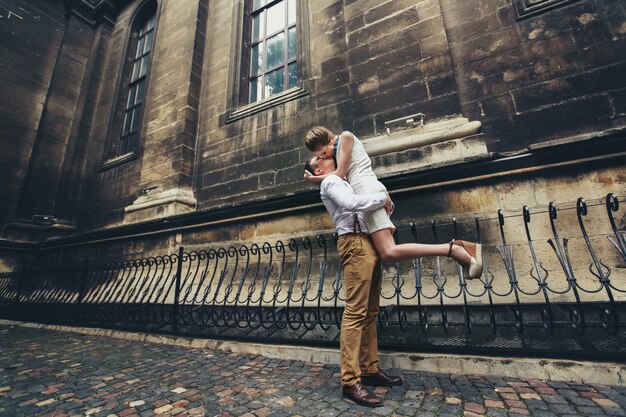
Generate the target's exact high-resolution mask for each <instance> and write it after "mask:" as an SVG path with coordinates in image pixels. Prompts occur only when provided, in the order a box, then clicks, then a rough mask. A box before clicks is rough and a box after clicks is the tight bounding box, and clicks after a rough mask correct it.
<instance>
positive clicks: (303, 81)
mask: <svg viewBox="0 0 626 417" xmlns="http://www.w3.org/2000/svg"><path fill="white" fill-rule="evenodd" d="M279 1H280V0H268V2H267V3H268V4H267V5H265V6H264V7H265V8H268V7H271V6H272V5H274V4H276V3H278V2H279ZM282 1H285V2H287V1H288V0H282ZM295 2H296V10H297V12H296V23H295V27H296V45H297V49H296V56H295V62H296V63H297V72H298V82H297V85H296V86H295V87H292V88H288V89H285V90H283V91H281V92H280V93H277V94H273V95H271V96H269V97H265V98H263V99H261V100H259V101H255V102H253V103H249V102H248V101H249V94H250V91H249V90H250V78H251V77H250V72H251V71H250V59H251V50H252V42H251V39H252V37H251V31H252V4H253V0H239V1H238V2H237V4H236V5H235V7H234V11H233V23H234V33H233V38H232V47H233V49H234V53H233V54H231V63H230V64H231V65H230V68H233V69H234V70H233V71H230V78H229V91H230V94H229V96H228V105H227V111H226V117H225V123H230V122H233V121H236V120H239V119H241V118H244V117H247V116H249V115H251V114H255V113H258V112H261V111H264V110H267V109H269V108H272V107H275V106H277V105H280V104H283V103H286V102H288V101H291V100H294V99H297V98H300V97H303V96H305V95H307V94H309V81H308V79H309V77H308V74H309V73H310V70H309V64H308V60H307V59H306V56H307V55H308V53H307V52H308V50H309V48H308V46H309V30H308V19H306V16H308V7H307V4H308V2H307V1H305V0H295ZM276 33H280V32H276ZM285 33H287V31H285ZM287 36H288V35H287ZM266 38H267V37H266ZM286 49H288V48H286ZM286 54H288V51H287V52H286ZM290 62H291V61H290ZM288 65H289V62H285V63H283V66H284V68H285V69H287V68H288ZM277 68H278V67H277ZM267 72H269V71H266V73H267ZM285 76H286V77H288V74H285Z"/></svg>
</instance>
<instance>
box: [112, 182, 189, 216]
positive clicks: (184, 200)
mask: <svg viewBox="0 0 626 417" xmlns="http://www.w3.org/2000/svg"><path fill="white" fill-rule="evenodd" d="M173 203H178V204H182V205H184V206H188V207H189V208H191V209H193V210H195V208H196V204H197V201H196V198H195V197H194V195H193V192H192V191H191V190H186V189H181V188H173V189H169V190H163V191H160V192H157V193H154V194H153V193H151V192H148V193H147V194H145V195H141V196H139V197H138V198H137V199H136V200H135V201H134V202H133V204H131V205H130V206H127V207H125V208H124V211H125V212H126V213H132V212H135V211H139V210H144V209H148V208H152V207H157V206H164V205H168V204H173Z"/></svg>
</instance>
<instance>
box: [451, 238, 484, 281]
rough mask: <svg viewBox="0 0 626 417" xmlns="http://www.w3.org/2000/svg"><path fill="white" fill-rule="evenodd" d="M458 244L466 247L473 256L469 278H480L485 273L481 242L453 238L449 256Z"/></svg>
mask: <svg viewBox="0 0 626 417" xmlns="http://www.w3.org/2000/svg"><path fill="white" fill-rule="evenodd" d="M453 245H457V246H460V247H462V248H463V249H465V251H466V252H467V253H468V254H469V256H470V257H471V259H470V267H469V274H468V275H469V276H468V278H469V279H474V278H479V277H480V276H481V275H482V274H483V256H482V254H483V247H482V245H481V244H480V243H474V242H468V241H466V240H457V239H452V241H451V242H450V250H449V251H448V257H450V255H451V254H452V246H453Z"/></svg>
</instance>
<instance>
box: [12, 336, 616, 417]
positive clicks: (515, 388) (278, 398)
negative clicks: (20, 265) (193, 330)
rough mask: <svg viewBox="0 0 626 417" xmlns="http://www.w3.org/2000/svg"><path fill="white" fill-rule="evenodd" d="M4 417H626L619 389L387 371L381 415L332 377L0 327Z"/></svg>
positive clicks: (196, 352)
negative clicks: (393, 382) (391, 379)
mask: <svg viewBox="0 0 626 417" xmlns="http://www.w3.org/2000/svg"><path fill="white" fill-rule="evenodd" d="M0 369H1V372H0V417H5V416H11V417H13V416H94V417H101V416H102V417H104V416H118V417H136V416H154V415H157V416H211V417H213V416H220V417H228V416H234V417H239V416H241V417H270V416H271V417H282V416H302V417H311V416H331V417H332V416H423V417H435V416H467V417H474V416H479V415H483V416H493V417H500V416H503V417H505V416H506V417H508V416H511V417H519V416H525V415H530V416H537V417H554V416H598V417H599V416H625V415H626V388H624V387H611V386H601V385H580V384H573V383H563V382H552V381H540V380H524V379H517V378H500V377H487V376H473V375H467V376H458V375H450V374H434V373H426V372H413V371H400V370H397V369H394V370H390V371H391V373H393V374H401V375H402V377H403V378H404V381H405V383H404V385H403V386H402V387H394V388H391V389H390V388H376V389H375V392H376V393H377V394H378V395H379V396H380V397H382V398H383V399H384V401H385V406H384V407H381V408H376V409H368V408H365V407H360V406H357V405H354V404H351V403H348V402H346V401H344V400H342V399H341V391H340V389H339V374H338V372H339V368H338V367H337V366H334V365H322V364H319V363H308V362H300V361H293V360H276V359H268V358H265V357H262V356H254V355H246V354H237V353H227V352H222V351H217V350H214V351H211V350H207V349H192V348H185V347H179V346H171V345H162V344H150V343H142V342H136V341H126V340H122V339H115V338H108V337H97V336H88V335H83V334H77V333H68V332H61V331H52V330H42V329H34V328H26V327H20V326H10V325H0Z"/></svg>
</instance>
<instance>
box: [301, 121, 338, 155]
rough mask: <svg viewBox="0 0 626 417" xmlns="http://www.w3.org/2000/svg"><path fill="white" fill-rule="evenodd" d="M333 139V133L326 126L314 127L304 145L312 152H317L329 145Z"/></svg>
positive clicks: (308, 133) (307, 135)
mask: <svg viewBox="0 0 626 417" xmlns="http://www.w3.org/2000/svg"><path fill="white" fill-rule="evenodd" d="M332 138H333V132H331V131H330V130H328V129H326V128H325V127H324V126H314V127H312V128H311V130H309V131H308V132H307V134H306V137H305V138H304V144H305V145H306V147H307V148H308V149H309V150H310V151H311V152H315V151H316V150H317V149H318V148H319V147H320V146H326V145H328V144H329V143H330V140H331V139H332Z"/></svg>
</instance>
